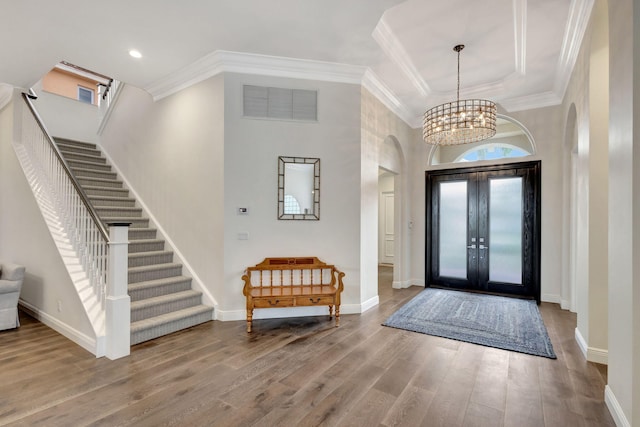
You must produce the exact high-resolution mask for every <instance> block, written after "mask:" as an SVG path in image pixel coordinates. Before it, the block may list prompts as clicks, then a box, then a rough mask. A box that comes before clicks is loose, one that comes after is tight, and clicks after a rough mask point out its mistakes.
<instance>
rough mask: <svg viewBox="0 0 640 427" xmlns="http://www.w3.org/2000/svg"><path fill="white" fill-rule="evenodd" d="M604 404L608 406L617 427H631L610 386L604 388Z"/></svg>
mask: <svg viewBox="0 0 640 427" xmlns="http://www.w3.org/2000/svg"><path fill="white" fill-rule="evenodd" d="M604 403H605V404H606V405H607V408H608V409H609V412H610V413H611V416H612V417H613V421H614V422H615V423H616V426H618V427H631V423H630V422H629V420H627V417H626V416H625V414H624V411H623V410H622V406H620V403H619V402H618V399H616V396H615V394H613V390H611V387H609V384H607V385H606V386H605V387H604Z"/></svg>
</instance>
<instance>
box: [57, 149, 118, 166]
mask: <svg viewBox="0 0 640 427" xmlns="http://www.w3.org/2000/svg"><path fill="white" fill-rule="evenodd" d="M60 152H61V153H62V155H63V156H64V158H65V160H66V161H70V160H71V161H73V160H80V161H84V162H91V163H101V164H106V163H107V159H105V158H104V157H98V156H88V155H85V154H81V153H74V152H72V151H62V150H60Z"/></svg>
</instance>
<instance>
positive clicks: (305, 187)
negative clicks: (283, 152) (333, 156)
mask: <svg viewBox="0 0 640 427" xmlns="http://www.w3.org/2000/svg"><path fill="white" fill-rule="evenodd" d="M278 219H303V220H304V219H307V220H318V219H320V159H317V158H309V157H285V156H280V157H278Z"/></svg>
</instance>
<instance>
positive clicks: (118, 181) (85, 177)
mask: <svg viewBox="0 0 640 427" xmlns="http://www.w3.org/2000/svg"><path fill="white" fill-rule="evenodd" d="M71 169H73V168H71ZM114 173H115V172H114ZM76 179H82V180H85V181H95V182H117V183H119V184H122V181H120V180H118V179H106V178H97V177H95V176H76ZM88 187H92V188H93V187H99V188H102V189H105V188H113V187H102V186H91V185H89V186H88Z"/></svg>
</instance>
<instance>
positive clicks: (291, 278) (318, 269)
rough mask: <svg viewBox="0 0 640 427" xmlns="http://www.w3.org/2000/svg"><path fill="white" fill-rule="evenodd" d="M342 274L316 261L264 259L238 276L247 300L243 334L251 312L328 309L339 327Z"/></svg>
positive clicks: (304, 259)
mask: <svg viewBox="0 0 640 427" xmlns="http://www.w3.org/2000/svg"><path fill="white" fill-rule="evenodd" d="M343 277H344V273H343V272H341V271H338V269H337V268H336V267H335V266H333V265H328V264H326V263H324V262H322V261H320V260H319V259H318V258H316V257H306V258H265V260H264V261H262V262H261V263H260V264H257V265H256V266H254V267H248V268H247V269H246V271H245V274H244V275H243V276H242V280H244V290H243V293H244V295H245V297H247V332H251V325H252V321H253V310H254V309H255V308H272V307H280V308H282V307H301V306H315V305H328V306H329V319H331V317H332V316H333V312H334V307H335V316H336V326H339V325H340V293H341V292H342V289H343V288H344V285H343V283H342V278H343Z"/></svg>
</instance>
